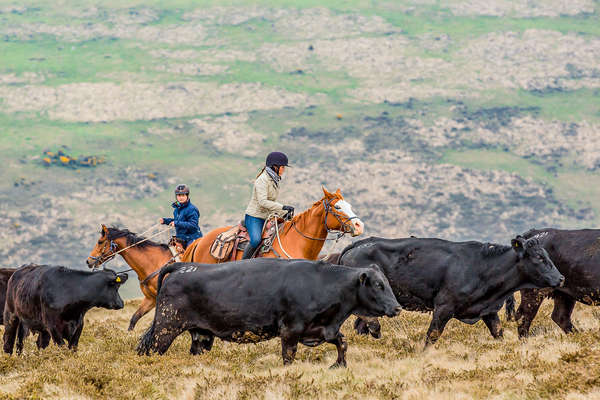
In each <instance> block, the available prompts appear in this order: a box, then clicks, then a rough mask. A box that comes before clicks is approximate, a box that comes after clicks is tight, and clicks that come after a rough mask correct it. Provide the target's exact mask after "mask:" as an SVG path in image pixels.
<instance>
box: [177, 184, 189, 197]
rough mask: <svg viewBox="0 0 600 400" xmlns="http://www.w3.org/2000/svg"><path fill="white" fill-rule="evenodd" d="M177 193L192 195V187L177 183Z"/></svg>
mask: <svg viewBox="0 0 600 400" xmlns="http://www.w3.org/2000/svg"><path fill="white" fill-rule="evenodd" d="M175 194H176V195H177V194H187V195H188V196H189V195H190V188H189V187H188V186H187V185H177V187H176V188H175Z"/></svg>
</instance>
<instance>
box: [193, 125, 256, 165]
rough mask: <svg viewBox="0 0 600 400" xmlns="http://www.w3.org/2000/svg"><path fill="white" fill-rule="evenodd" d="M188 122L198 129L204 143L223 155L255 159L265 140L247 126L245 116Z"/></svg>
mask: <svg viewBox="0 0 600 400" xmlns="http://www.w3.org/2000/svg"><path fill="white" fill-rule="evenodd" d="M190 122H191V123H192V124H194V125H195V126H196V127H198V128H199V129H200V134H201V135H202V137H203V138H204V140H205V142H206V143H208V144H210V145H211V146H213V147H215V148H216V149H217V150H219V151H220V152H223V153H232V154H240V155H242V156H244V157H255V156H257V155H258V153H259V150H260V149H261V147H262V145H263V142H264V140H265V138H264V136H263V135H261V134H259V133H258V132H256V131H254V130H253V129H252V128H251V127H250V126H249V125H248V124H247V122H248V115H247V114H239V115H233V116H230V115H224V116H222V117H214V118H205V119H194V120H191V121H190Z"/></svg>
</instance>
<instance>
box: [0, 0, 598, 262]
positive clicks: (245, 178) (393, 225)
mask: <svg viewBox="0 0 600 400" xmlns="http://www.w3.org/2000/svg"><path fill="white" fill-rule="evenodd" d="M321 3H322V2H313V1H289V2H288V1H281V2H275V3H274V2H261V1H258V2H250V1H226V2H211V1H202V2H190V1H185V0H181V1H173V2H169V3H168V4H166V3H164V2H158V1H125V2H113V1H91V0H90V1H87V0H86V1H83V2H67V3H60V5H58V4H56V3H55V2H50V1H41V2H39V1H36V2H27V1H25V2H19V3H14V2H10V1H8V2H7V1H2V2H0V37H1V38H2V41H0V54H1V55H2V56H1V62H0V157H1V158H2V160H3V168H1V169H0V222H2V223H3V226H5V227H6V229H4V230H2V231H1V232H0V240H2V242H3V243H4V244H5V245H4V246H3V247H2V248H1V249H0V255H2V257H3V259H4V260H5V263H6V265H11V266H13V265H18V264H21V263H24V262H51V263H61V264H67V265H71V266H74V267H80V266H81V265H82V263H83V259H84V258H85V256H86V255H87V254H88V252H89V250H90V249H91V247H92V245H93V243H94V242H95V240H96V238H95V236H96V232H97V230H98V227H99V224H100V223H108V224H120V225H124V226H127V227H129V228H131V229H133V230H137V231H142V230H145V229H146V228H148V227H149V226H151V225H152V224H153V223H154V222H155V221H156V220H157V218H159V217H161V216H165V215H167V214H169V213H170V211H171V210H170V207H169V203H170V201H171V197H172V194H171V190H172V187H173V186H174V185H175V184H176V183H178V182H186V183H188V184H190V185H191V187H192V199H193V201H194V202H195V203H196V204H197V205H198V206H199V208H200V211H201V214H202V217H201V224H202V228H203V229H204V230H205V231H206V230H209V229H211V228H214V227H216V226H219V225H223V224H227V223H231V222H232V221H236V220H238V219H239V218H240V217H241V216H242V213H243V210H244V206H245V203H246V202H247V197H248V194H249V190H250V183H251V179H252V178H253V176H254V174H255V173H256V171H257V170H258V169H259V167H260V165H261V163H262V160H263V158H264V156H265V154H266V153H267V152H269V151H271V150H274V149H279V150H284V151H287V152H288V153H289V154H290V157H291V159H292V163H293V164H294V166H295V168H294V169H293V170H290V173H289V176H288V177H287V178H286V180H285V182H284V190H283V192H284V194H283V200H284V201H286V202H289V203H292V204H294V205H295V206H296V207H297V208H298V209H302V208H304V207H307V206H308V205H310V204H311V203H312V201H314V200H315V199H317V198H318V197H320V196H319V193H320V186H321V185H326V186H328V187H329V188H330V189H334V188H337V187H340V188H341V189H342V191H343V193H344V194H345V195H346V197H347V199H348V200H349V201H350V202H351V203H352V204H353V205H354V208H355V211H356V212H357V213H358V215H359V216H361V217H362V218H363V219H364V220H365V222H366V229H367V231H366V234H368V235H383V236H402V235H408V234H415V235H421V236H440V237H445V238H449V239H456V240H461V239H479V240H493V241H501V242H504V243H506V242H508V240H509V239H510V237H511V236H513V235H515V234H516V233H519V232H521V231H523V230H526V229H529V228H530V227H532V226H541V225H551V226H563V227H590V226H595V225H597V222H598V218H599V213H598V211H599V209H598V206H597V202H596V201H595V199H596V198H597V192H598V190H597V189H596V186H597V185H595V184H594V183H595V182H596V180H597V177H596V175H597V169H598V166H599V165H600V157H599V156H598V154H600V152H599V150H600V138H599V136H598V134H597V133H598V128H599V126H600V92H599V91H600V71H599V70H598V65H599V64H598V61H599V60H600V28H599V27H600V20H599V11H598V2H597V1H592V0H581V1H578V2H565V1H561V0H553V1H549V2H548V1H529V2H523V1H514V2H510V1H504V0H502V1H500V0H498V1H494V2H483V1H479V0H469V1H467V0H464V1H460V0H454V1H451V2H439V1H431V2H417V1H415V2H411V1H405V2H396V1H395V2H391V1H390V2H388V1H333V2H328V5H327V7H323V6H322V5H321ZM46 149H49V150H51V151H54V152H56V151H58V150H63V151H64V152H65V153H67V154H69V155H72V156H80V155H98V156H103V157H104V158H105V159H106V161H107V162H106V163H105V164H102V165H101V166H99V167H97V168H94V169H83V168H79V169H69V168H63V167H61V166H56V165H52V166H50V167H47V166H44V165H43V162H42V157H43V156H42V152H43V151H44V150H46ZM166 239H167V238H166V237H164V238H163V240H166ZM347 243H348V242H347V241H343V242H341V243H339V244H338V245H337V247H338V248H340V247H341V246H343V245H345V244H347ZM57 249H58V251H57ZM117 263H120V265H124V264H123V263H122V262H121V261H117Z"/></svg>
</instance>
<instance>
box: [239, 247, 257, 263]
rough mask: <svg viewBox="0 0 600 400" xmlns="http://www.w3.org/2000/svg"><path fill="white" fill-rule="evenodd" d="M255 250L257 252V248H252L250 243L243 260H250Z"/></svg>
mask: <svg viewBox="0 0 600 400" xmlns="http://www.w3.org/2000/svg"><path fill="white" fill-rule="evenodd" d="M255 250H256V247H252V246H251V245H250V243H248V246H246V249H245V250H244V255H243V256H242V260H247V259H248V258H252V256H253V255H254V251H255Z"/></svg>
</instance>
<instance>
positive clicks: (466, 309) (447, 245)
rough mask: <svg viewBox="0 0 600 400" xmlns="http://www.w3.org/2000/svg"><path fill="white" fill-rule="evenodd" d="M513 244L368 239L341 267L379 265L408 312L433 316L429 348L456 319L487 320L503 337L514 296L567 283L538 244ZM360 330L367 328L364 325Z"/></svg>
mask: <svg viewBox="0 0 600 400" xmlns="http://www.w3.org/2000/svg"><path fill="white" fill-rule="evenodd" d="M511 243H512V249H511V246H502V245H497V244H490V243H480V242H461V243H458V242H449V241H446V240H442V239H420V238H406V239H381V238H368V239H365V240H361V241H358V242H356V243H354V244H352V245H350V246H349V247H347V248H346V249H344V250H343V251H342V254H341V255H340V257H339V263H340V264H343V265H348V266H360V265H368V264H371V263H375V264H377V265H379V266H380V267H381V268H382V269H383V272H384V274H385V276H386V277H387V278H388V280H389V282H390V285H391V287H392V290H393V291H394V294H395V295H396V299H398V302H399V303H400V305H401V306H402V307H403V308H404V309H406V310H411V311H433V319H432V321H431V324H430V326H429V330H428V331H427V339H426V342H425V346H428V345H430V344H432V343H435V341H436V340H437V339H438V338H439V337H440V335H441V334H442V332H443V330H444V327H445V326H446V323H447V322H448V321H449V320H450V319H451V318H456V319H458V320H460V321H462V322H465V323H468V324H474V323H475V322H477V321H479V320H480V319H482V320H483V322H484V323H485V324H486V326H487V327H488V329H489V330H490V333H491V334H492V336H493V337H495V338H499V337H501V336H502V328H501V326H500V320H499V318H498V310H500V308H501V307H502V304H503V303H504V301H505V300H506V298H507V297H508V296H510V295H511V294H512V293H513V292H514V291H516V290H519V289H523V288H529V287H547V286H553V287H556V286H559V285H560V284H562V283H563V281H564V277H563V276H562V275H561V274H560V273H559V272H558V270H557V269H556V267H554V264H553V263H552V261H551V260H550V258H549V257H548V254H547V253H546V251H545V250H544V248H543V247H542V246H541V245H540V244H539V243H538V242H537V241H536V240H525V239H524V238H523V237H521V236H517V237H516V238H515V239H513V240H512V242H511ZM357 325H358V328H361V327H362V328H363V329H364V325H363V326H361V322H360V321H358V324H357ZM359 333H361V332H359Z"/></svg>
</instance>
